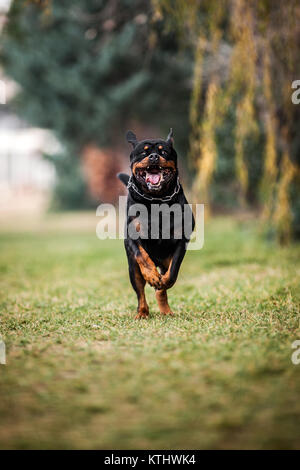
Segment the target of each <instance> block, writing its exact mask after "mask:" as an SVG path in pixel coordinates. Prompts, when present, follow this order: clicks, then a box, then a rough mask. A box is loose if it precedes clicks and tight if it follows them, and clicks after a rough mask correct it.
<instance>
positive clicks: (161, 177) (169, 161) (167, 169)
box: [126, 129, 177, 196]
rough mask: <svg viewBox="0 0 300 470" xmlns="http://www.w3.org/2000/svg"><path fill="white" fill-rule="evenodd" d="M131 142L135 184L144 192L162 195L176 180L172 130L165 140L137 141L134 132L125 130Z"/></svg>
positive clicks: (131, 164)
mask: <svg viewBox="0 0 300 470" xmlns="http://www.w3.org/2000/svg"><path fill="white" fill-rule="evenodd" d="M126 138H127V141H128V142H129V143H130V144H132V146H133V150H132V152H131V154H130V166H131V171H132V177H133V180H134V182H135V184H136V185H137V186H138V187H139V188H140V189H141V190H142V191H143V192H145V193H148V194H152V195H154V196H155V195H158V196H162V195H164V194H168V191H169V190H170V189H172V188H173V187H174V185H175V184H176V182H177V153H176V151H175V149H174V147H173V131H172V129H171V130H170V133H169V135H168V137H167V139H166V140H162V139H155V140H142V141H138V140H137V138H136V136H135V134H134V133H133V132H131V131H128V132H127V135H126Z"/></svg>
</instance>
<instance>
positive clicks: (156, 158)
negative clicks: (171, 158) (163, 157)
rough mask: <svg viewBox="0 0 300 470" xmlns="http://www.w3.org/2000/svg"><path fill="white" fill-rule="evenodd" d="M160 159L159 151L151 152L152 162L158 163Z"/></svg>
mask: <svg viewBox="0 0 300 470" xmlns="http://www.w3.org/2000/svg"><path fill="white" fill-rule="evenodd" d="M158 161H159V155H157V153H151V155H149V162H150V163H152V164H155V163H158Z"/></svg>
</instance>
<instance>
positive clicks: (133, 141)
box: [126, 131, 138, 148]
mask: <svg viewBox="0 0 300 470" xmlns="http://www.w3.org/2000/svg"><path fill="white" fill-rule="evenodd" d="M126 139H127V142H129V143H130V144H131V145H132V147H133V148H135V147H136V145H137V143H138V141H137V138H136V135H135V134H134V133H133V132H132V131H128V132H127V134H126Z"/></svg>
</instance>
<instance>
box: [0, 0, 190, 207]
mask: <svg viewBox="0 0 300 470" xmlns="http://www.w3.org/2000/svg"><path fill="white" fill-rule="evenodd" d="M151 19H152V16H151V4H149V2H147V1H146V0H124V1H122V2H118V1H116V0H74V1H72V2H69V1H67V0H48V1H42V0H40V1H37V0H36V1H32V2H31V3H30V2H28V1H20V0H15V1H14V2H13V4H12V7H11V10H10V13H9V18H8V23H7V27H6V30H5V35H4V38H3V41H2V45H1V49H2V50H1V60H2V63H3V64H4V67H5V70H6V73H7V74H8V75H10V76H11V77H12V78H13V79H14V80H15V81H16V82H17V83H18V84H19V85H20V86H21V89H20V90H21V91H20V93H19V94H18V96H17V98H16V100H15V103H14V104H15V106H16V107H17V109H18V111H19V113H21V114H22V116H23V117H24V118H25V119H26V120H27V121H28V122H30V123H32V124H33V125H36V126H40V127H45V128H48V129H51V130H53V131H54V132H55V133H56V135H57V136H58V138H59V139H60V141H61V142H62V143H63V145H64V147H65V149H66V154H65V157H64V158H62V156H61V157H57V156H54V157H53V159H52V161H53V162H54V164H55V165H56V169H57V175H58V183H57V186H56V190H55V194H56V204H57V205H60V206H66V207H68V208H69V207H71V206H76V205H77V204H78V201H79V199H80V194H81V199H82V203H81V204H83V203H85V204H86V203H89V201H90V200H89V198H88V197H86V194H85V192H86V188H85V184H84V181H83V174H82V172H81V171H80V159H79V156H81V155H82V153H83V151H84V148H85V147H86V146H89V145H96V146H99V147H102V146H111V145H112V144H116V142H123V139H124V131H125V129H126V126H127V125H128V123H129V122H134V121H137V122H139V123H140V124H145V125H152V126H153V127H155V128H159V130H160V131H161V133H163V132H167V129H168V128H169V127H170V126H173V127H174V128H177V129H178V131H177V135H176V138H177V145H179V146H181V148H182V147H183V146H184V145H185V144H186V141H187V136H188V119H187V116H188V106H189V105H188V103H189V92H190V87H191V83H190V80H189V77H190V74H191V67H192V61H191V59H190V58H189V55H188V54H185V55H183V54H181V56H178V54H177V52H178V41H177V39H176V35H175V34H174V33H171V32H169V34H164V33H163V31H164V28H163V24H161V23H155V25H153V24H152V23H151ZM67 168H69V170H67ZM116 169H117V168H116ZM103 171H104V172H105V166H104V168H103ZM110 172H111V169H110ZM75 174H76V177H74V175H75ZM80 179H81V181H79V180H80ZM75 186H76V187H75Z"/></svg>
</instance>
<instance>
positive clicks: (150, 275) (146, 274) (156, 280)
mask: <svg viewBox="0 0 300 470" xmlns="http://www.w3.org/2000/svg"><path fill="white" fill-rule="evenodd" d="M141 271H142V275H143V278H144V279H145V281H146V282H148V284H149V285H150V286H151V287H154V288H155V289H161V287H162V285H161V275H160V274H159V272H158V271H157V269H156V268H153V269H149V268H148V266H143V267H142V268H141Z"/></svg>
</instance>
